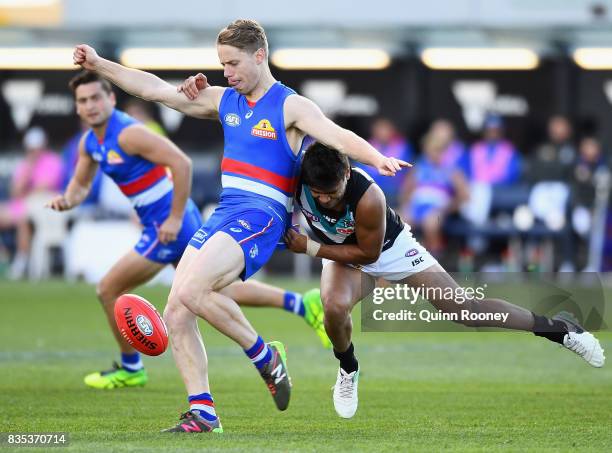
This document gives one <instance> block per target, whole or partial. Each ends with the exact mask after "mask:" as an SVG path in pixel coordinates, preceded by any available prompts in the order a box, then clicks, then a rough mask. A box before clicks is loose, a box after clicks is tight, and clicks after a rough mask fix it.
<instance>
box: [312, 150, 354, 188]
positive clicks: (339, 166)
mask: <svg viewBox="0 0 612 453" xmlns="http://www.w3.org/2000/svg"><path fill="white" fill-rule="evenodd" d="M349 168H350V164H349V160H348V157H346V155H345V154H342V153H341V152H340V151H338V150H336V149H333V148H329V147H328V146H325V145H324V144H323V143H319V142H314V143H313V144H312V145H310V146H309V147H308V149H307V150H306V152H305V153H304V160H303V161H302V173H301V179H302V184H306V185H307V186H309V187H314V188H316V189H322V190H328V189H329V190H332V189H334V188H335V187H336V186H337V185H338V183H339V182H340V181H341V180H342V178H343V177H344V175H345V174H346V171H347V170H348V169H349Z"/></svg>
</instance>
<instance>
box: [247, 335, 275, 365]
mask: <svg viewBox="0 0 612 453" xmlns="http://www.w3.org/2000/svg"><path fill="white" fill-rule="evenodd" d="M244 352H245V354H246V355H247V356H249V359H251V362H253V365H255V366H256V367H257V369H258V370H260V369H261V368H262V367H263V366H264V365H265V364H266V363H268V362H269V361H270V360H272V352H271V351H270V348H268V345H267V344H266V343H264V341H263V339H262V338H261V337H257V341H256V342H255V344H254V345H253V346H251V347H250V348H249V349H245V350H244Z"/></svg>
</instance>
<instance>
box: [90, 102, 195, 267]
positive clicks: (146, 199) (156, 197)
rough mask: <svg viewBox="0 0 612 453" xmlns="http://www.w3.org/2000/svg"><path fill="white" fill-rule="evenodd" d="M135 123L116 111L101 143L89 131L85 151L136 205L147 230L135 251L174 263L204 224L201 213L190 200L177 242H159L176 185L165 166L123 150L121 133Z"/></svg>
mask: <svg viewBox="0 0 612 453" xmlns="http://www.w3.org/2000/svg"><path fill="white" fill-rule="evenodd" d="M133 124H139V123H138V121H136V120H135V119H134V118H132V117H131V116H129V115H127V114H126V113H124V112H121V111H119V110H114V111H113V113H112V114H111V116H110V117H109V119H108V124H107V126H106V133H105V136H104V140H102V141H99V140H98V138H97V137H96V135H95V134H94V132H93V130H89V131H88V132H86V134H87V136H86V137H85V151H86V152H87V153H88V154H89V155H90V156H91V157H92V158H93V159H94V160H95V161H96V162H98V164H99V165H100V168H101V169H102V171H103V172H104V173H105V174H107V175H108V176H109V177H110V178H111V179H112V180H113V181H114V182H115V183H116V184H117V185H118V186H119V189H121V192H123V194H124V195H125V196H126V197H128V199H129V200H130V202H131V203H132V205H133V206H134V209H135V210H136V213H137V214H138V217H139V218H140V222H141V223H142V225H143V227H144V228H143V232H142V236H141V238H140V241H139V242H138V243H137V244H136V247H135V250H136V251H137V252H138V253H139V254H141V255H143V256H144V257H146V258H148V259H150V260H152V261H156V262H160V263H173V262H176V261H178V259H180V257H181V255H182V254H183V251H184V250H185V247H186V246H187V244H188V243H189V240H190V239H191V237H192V236H193V234H194V233H195V232H196V231H197V230H198V228H200V226H201V225H202V220H201V217H200V213H199V211H198V208H197V207H196V205H195V203H194V202H193V201H192V200H191V199H189V200H187V205H186V207H185V214H184V217H183V225H182V228H181V230H180V232H179V234H178V237H177V240H176V241H174V242H171V243H169V244H165V245H164V244H161V243H160V242H159V241H158V239H157V230H158V228H159V226H160V225H161V224H162V223H163V222H164V221H165V220H166V218H167V217H168V215H169V214H170V210H171V207H172V197H173V185H172V182H171V181H170V179H168V176H167V174H166V169H165V168H164V167H162V166H159V165H157V164H154V163H153V162H150V161H148V160H146V159H144V158H142V157H140V156H137V155H130V154H128V153H126V152H124V151H123V150H122V149H121V146H120V145H119V134H120V133H121V131H122V130H123V129H125V128H126V127H128V126H131V125H133Z"/></svg>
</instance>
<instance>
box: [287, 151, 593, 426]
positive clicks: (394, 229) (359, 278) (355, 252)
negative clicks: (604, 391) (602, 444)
mask: <svg viewBox="0 0 612 453" xmlns="http://www.w3.org/2000/svg"><path fill="white" fill-rule="evenodd" d="M296 200H297V203H298V205H299V207H300V209H301V211H302V213H303V214H304V216H305V217H306V220H307V222H308V224H309V226H310V228H311V229H312V231H313V233H314V234H315V235H316V237H317V238H318V240H319V241H320V242H318V241H314V240H312V239H310V238H309V237H308V236H306V235H303V234H300V233H298V232H297V231H295V230H293V229H289V230H288V231H287V232H286V234H285V241H286V242H287V245H288V247H289V249H290V250H292V251H293V252H296V253H307V254H309V255H310V256H313V257H319V258H323V270H322V274H321V296H322V299H323V308H324V313H325V316H324V320H325V329H326V330H327V334H328V335H329V337H330V339H331V341H332V344H333V352H334V355H335V356H336V358H337V359H338V360H339V361H340V368H339V370H338V376H337V379H336V384H335V386H334V391H333V401H334V408H335V409H336V412H337V413H338V415H339V416H340V417H344V418H351V417H352V416H353V415H354V414H355V412H356V411H357V402H358V398H357V384H358V379H359V365H358V362H357V359H356V357H355V353H354V347H353V343H352V342H351V332H352V322H351V311H352V309H353V307H354V306H355V304H357V303H358V302H359V301H361V300H362V299H363V298H365V297H366V296H368V295H369V294H370V293H371V292H372V290H373V288H374V286H375V279H377V278H381V277H382V278H384V279H385V280H388V281H391V282H396V283H402V284H407V285H409V286H411V287H423V288H424V289H425V291H424V292H425V293H427V292H428V291H427V288H432V289H433V288H441V289H442V290H441V291H437V290H433V291H429V293H430V294H431V293H433V294H435V295H437V296H439V297H440V298H439V299H437V298H430V299H429V302H430V303H431V304H432V305H433V306H434V307H435V308H436V309H438V310H441V311H442V312H446V313H457V315H459V314H460V313H459V312H460V310H469V312H470V313H489V314H493V313H499V314H501V313H504V314H508V316H507V319H506V322H505V323H504V322H502V321H461V323H462V324H464V325H467V326H472V327H504V328H507V329H514V330H524V331H527V332H533V333H534V334H535V335H537V336H541V337H545V338H547V339H549V340H551V341H553V342H556V343H559V344H561V345H563V346H565V347H566V348H567V349H569V350H570V351H573V352H575V353H576V354H578V355H579V356H580V357H582V358H583V359H584V360H586V361H587V362H588V363H589V364H590V365H592V366H594V367H601V366H603V364H604V360H605V357H604V355H603V350H602V348H601V346H600V344H599V341H598V340H597V339H596V338H595V337H594V336H593V335H592V334H590V333H589V332H586V331H585V330H584V329H583V328H582V327H581V326H580V325H579V324H578V323H577V321H576V320H575V319H573V317H571V316H570V315H569V314H559V315H557V316H554V317H553V318H552V319H549V318H546V317H544V316H539V315H536V314H534V313H532V312H531V311H529V310H526V309H524V308H521V307H519V306H516V305H513V304H511V303H509V302H506V301H504V300H500V299H483V300H480V301H476V300H467V301H465V302H463V303H460V301H457V302H455V301H454V300H452V299H445V298H444V297H445V296H444V294H448V293H449V292H450V291H446V289H447V288H451V289H452V290H453V291H452V293H453V294H460V293H461V291H459V292H457V291H456V289H459V286H458V285H457V283H456V282H455V281H454V280H453V278H452V277H451V276H450V275H449V274H448V273H446V271H445V270H444V269H443V268H442V266H440V264H438V263H437V261H436V260H435V259H434V258H433V257H432V256H431V255H430V254H429V253H428V252H427V251H426V250H425V249H424V248H423V247H422V246H421V245H420V244H419V243H418V242H417V241H416V240H415V239H414V237H413V236H412V234H411V233H410V227H409V226H408V225H406V224H404V223H403V222H402V221H401V220H400V218H399V217H398V215H397V214H396V213H395V212H394V211H393V210H392V209H391V208H389V206H388V205H387V203H386V200H385V196H384V194H383V192H382V191H381V189H380V188H379V187H378V186H377V185H376V184H375V183H374V182H373V181H372V179H371V178H369V176H367V174H366V173H365V172H363V171H362V170H360V169H358V168H351V167H350V165H349V161H348V159H347V158H346V156H344V155H342V154H340V153H339V152H338V151H336V150H334V149H331V148H329V147H327V146H325V145H323V144H321V143H316V142H315V143H313V144H312V145H311V146H310V147H309V148H308V149H307V151H306V152H305V155H304V160H303V162H302V172H301V178H300V183H299V185H298V188H297V191H296ZM491 317H492V316H491ZM457 318H460V317H459V316H457Z"/></svg>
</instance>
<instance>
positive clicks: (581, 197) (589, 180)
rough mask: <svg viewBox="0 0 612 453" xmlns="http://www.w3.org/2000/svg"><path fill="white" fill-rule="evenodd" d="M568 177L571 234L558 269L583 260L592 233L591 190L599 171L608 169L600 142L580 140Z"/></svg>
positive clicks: (593, 192) (571, 268)
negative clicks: (561, 263) (563, 258)
mask: <svg viewBox="0 0 612 453" xmlns="http://www.w3.org/2000/svg"><path fill="white" fill-rule="evenodd" d="M573 167H574V171H573V174H572V176H571V179H570V184H571V194H572V195H571V200H570V204H571V207H570V209H571V224H572V236H571V237H570V238H569V240H568V242H567V244H566V245H567V249H566V254H565V255H566V256H565V259H566V262H565V263H564V265H563V266H562V269H561V270H564V271H573V270H575V268H576V267H577V266H580V267H582V266H583V265H584V264H586V259H585V258H584V257H585V255H586V248H587V247H588V241H589V239H590V236H591V235H592V234H593V228H594V227H593V214H594V209H595V199H596V197H595V191H596V186H597V179H598V176H599V174H600V173H609V169H608V166H607V164H606V161H605V158H604V153H603V151H602V146H601V143H600V142H599V141H598V140H597V139H596V138H595V137H591V136H587V137H584V138H583V139H582V140H580V144H579V147H578V158H577V160H576V162H575V165H574V166H573Z"/></svg>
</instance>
